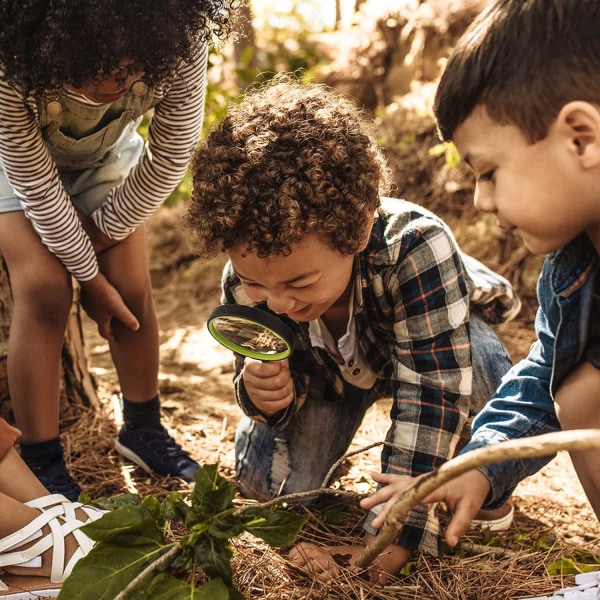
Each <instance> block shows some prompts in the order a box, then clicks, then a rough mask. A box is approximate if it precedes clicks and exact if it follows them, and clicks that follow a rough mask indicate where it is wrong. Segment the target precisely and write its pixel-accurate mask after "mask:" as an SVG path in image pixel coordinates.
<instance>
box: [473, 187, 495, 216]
mask: <svg viewBox="0 0 600 600" xmlns="http://www.w3.org/2000/svg"><path fill="white" fill-rule="evenodd" d="M473 202H474V204H475V208H476V209H477V210H480V211H481V212H487V213H493V212H496V204H495V203H494V199H493V197H492V195H491V194H490V193H487V192H486V191H485V190H482V189H481V187H480V186H479V185H476V186H475V195H474V197H473Z"/></svg>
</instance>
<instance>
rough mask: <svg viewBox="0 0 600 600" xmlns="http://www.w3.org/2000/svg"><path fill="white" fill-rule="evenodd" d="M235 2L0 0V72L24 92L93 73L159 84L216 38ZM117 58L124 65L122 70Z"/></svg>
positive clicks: (77, 82) (78, 80) (76, 83)
mask: <svg viewBox="0 0 600 600" xmlns="http://www.w3.org/2000/svg"><path fill="white" fill-rule="evenodd" d="M236 1H237V0H50V1H49V0H1V1H0V23H2V27H0V71H2V77H3V78H4V79H5V81H7V82H8V83H9V84H10V85H12V86H13V87H15V88H16V89H19V90H21V92H22V93H23V94H24V95H27V94H31V93H38V94H41V93H43V92H44V91H48V90H53V89H56V88H58V87H61V86H63V85H64V84H70V85H74V86H76V87H78V86H81V85H83V84H85V83H86V82H89V81H92V80H95V79H96V78H97V77H98V74H99V72H103V73H111V72H117V73H118V76H119V77H121V78H122V79H123V80H125V79H126V78H127V77H128V76H129V74H130V73H133V72H136V71H139V70H140V69H141V70H143V71H144V79H146V80H148V81H155V82H157V81H161V80H164V79H165V78H167V77H169V76H170V75H172V73H173V72H174V70H175V68H176V65H177V64H178V63H179V62H180V61H181V60H184V61H190V60H192V58H193V56H194V54H195V53H196V52H197V51H198V48H199V46H200V44H201V43H203V42H204V41H206V40H210V39H213V36H215V37H224V36H225V35H226V34H227V32H228V28H229V16H230V12H231V10H232V9H233V6H232V4H233V3H234V2H236ZM123 59H127V60H128V61H129V63H128V65H126V66H125V67H123Z"/></svg>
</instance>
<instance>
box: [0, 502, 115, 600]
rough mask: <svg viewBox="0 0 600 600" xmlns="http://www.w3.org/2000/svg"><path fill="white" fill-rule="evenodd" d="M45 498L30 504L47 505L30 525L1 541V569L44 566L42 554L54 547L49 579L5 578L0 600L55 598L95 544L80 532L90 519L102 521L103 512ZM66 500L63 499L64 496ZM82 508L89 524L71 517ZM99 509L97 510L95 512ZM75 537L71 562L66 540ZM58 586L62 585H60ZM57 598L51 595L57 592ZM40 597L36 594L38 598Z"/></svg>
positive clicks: (9, 576) (11, 576)
mask: <svg viewBox="0 0 600 600" xmlns="http://www.w3.org/2000/svg"><path fill="white" fill-rule="evenodd" d="M54 496H55V497H54V498H52V499H51V500H49V498H51V496H43V497H42V498H37V499H36V500H32V501H31V502H28V503H27V504H28V505H30V506H31V505H32V504H36V503H37V504H42V505H45V506H48V508H46V509H42V511H41V513H40V515H39V516H37V517H36V518H35V519H34V520H33V521H31V522H30V523H28V524H27V525H26V526H25V527H23V528H21V529H19V530H18V531H15V532H14V533H12V534H10V535H7V536H6V537H4V538H2V539H0V569H1V568H2V567H8V566H23V567H28V566H29V567H39V566H41V555H42V553H44V552H45V551H46V550H48V549H50V548H52V566H51V573H50V578H49V579H48V578H46V577H22V576H20V575H7V576H4V575H3V577H4V581H2V580H0V600H4V599H11V600H29V598H32V599H33V598H40V597H44V595H45V596H46V597H56V594H58V591H59V590H60V584H61V583H62V582H63V581H64V580H65V579H66V578H67V577H68V576H69V575H70V574H71V571H72V570H73V567H74V566H75V563H76V562H77V561H78V560H79V559H80V558H83V557H84V556H86V555H87V554H88V553H89V551H90V550H91V549H92V547H93V546H94V541H93V540H91V539H90V538H89V537H88V536H87V535H85V534H84V533H83V532H82V531H80V529H81V527H83V526H84V525H85V524H86V523H88V522H90V520H96V519H97V518H100V516H102V514H104V511H98V512H100V513H101V514H99V515H97V513H96V512H93V511H90V512H88V511H87V510H85V509H90V508H91V507H80V506H77V507H69V506H68V504H78V503H71V502H69V501H68V500H66V499H65V500H66V502H64V501H62V500H59V499H58V498H57V496H58V495H57V494H55V495H54ZM61 498H63V497H61ZM75 508H82V510H84V512H85V514H86V515H87V520H86V521H80V520H78V519H77V518H76V517H75V518H73V517H71V518H69V517H66V515H68V514H71V510H72V511H73V513H74V511H75ZM95 510H96V509H94V511H95ZM45 526H48V528H49V529H50V531H49V532H48V533H46V534H44V533H43V531H42V528H43V527H45ZM69 534H72V535H73V536H74V538H75V541H76V542H77V544H78V547H77V549H76V550H75V552H74V553H73V555H72V556H71V557H70V558H69V559H68V561H67V557H66V555H65V538H66V537H67V536H68V535H69ZM32 541H33V542H35V543H33V544H32V545H31V546H29V547H28V548H25V549H22V550H20V548H22V547H23V546H24V545H25V544H27V543H30V542H32ZM57 584H59V585H57ZM55 592H56V594H55V595H54V596H52V595H51V594H53V593H55ZM35 594H37V595H35Z"/></svg>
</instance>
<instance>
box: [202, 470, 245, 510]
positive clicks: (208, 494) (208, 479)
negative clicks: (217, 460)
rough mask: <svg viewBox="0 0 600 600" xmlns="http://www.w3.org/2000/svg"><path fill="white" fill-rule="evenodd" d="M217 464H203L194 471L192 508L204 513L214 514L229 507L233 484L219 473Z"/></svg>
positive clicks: (232, 494)
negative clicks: (194, 481)
mask: <svg viewBox="0 0 600 600" xmlns="http://www.w3.org/2000/svg"><path fill="white" fill-rule="evenodd" d="M218 467H219V465H204V466H203V467H201V468H200V469H199V470H198V471H196V472H195V473H194V479H195V480H196V485H195V486H194V491H193V492H192V508H193V509H194V510H195V511H197V512H199V513H201V514H204V515H216V514H218V513H220V512H223V511H225V510H228V509H230V508H231V507H232V506H233V504H232V501H233V498H234V497H235V494H236V490H235V486H234V485H233V484H231V483H229V481H227V480H226V479H225V478H224V477H221V475H219V471H218Z"/></svg>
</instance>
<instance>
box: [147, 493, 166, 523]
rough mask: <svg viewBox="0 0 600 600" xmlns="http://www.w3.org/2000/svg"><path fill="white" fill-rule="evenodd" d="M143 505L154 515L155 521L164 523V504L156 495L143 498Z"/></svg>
mask: <svg viewBox="0 0 600 600" xmlns="http://www.w3.org/2000/svg"><path fill="white" fill-rule="evenodd" d="M142 506H143V507H144V508H145V509H146V510H147V511H148V512H149V513H150V514H151V515H152V519H153V520H154V522H155V523H160V524H161V525H162V524H163V523H164V515H163V510H162V505H161V503H160V502H159V501H158V500H157V499H156V497H155V496H152V495H150V496H146V497H145V498H144V499H143V500H142Z"/></svg>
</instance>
